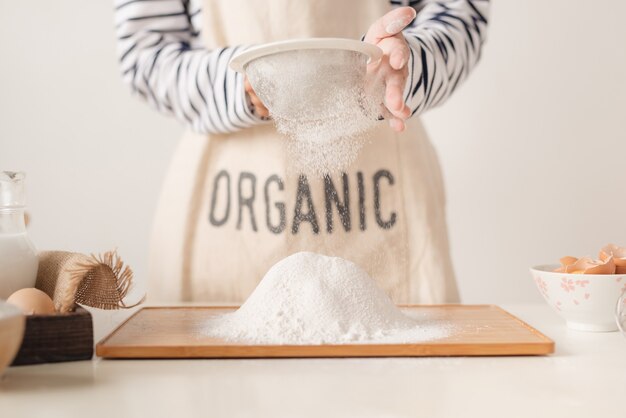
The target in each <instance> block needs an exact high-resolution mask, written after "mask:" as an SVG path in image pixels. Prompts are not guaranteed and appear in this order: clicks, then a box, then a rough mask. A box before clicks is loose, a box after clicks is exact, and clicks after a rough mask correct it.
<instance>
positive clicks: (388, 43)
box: [378, 34, 411, 70]
mask: <svg viewBox="0 0 626 418" xmlns="http://www.w3.org/2000/svg"><path fill="white" fill-rule="evenodd" d="M378 46H379V47H380V49H382V50H383V54H384V55H386V56H388V57H389V65H391V68H393V69H394V70H400V69H402V68H403V67H404V66H405V65H406V64H407V62H408V61H409V55H410V54H411V52H410V51H409V44H408V43H407V42H406V39H404V36H403V35H402V34H400V35H396V36H393V37H390V38H385V39H383V40H382V41H380V42H379V43H378Z"/></svg>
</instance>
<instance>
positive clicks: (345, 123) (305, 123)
mask: <svg viewBox="0 0 626 418" xmlns="http://www.w3.org/2000/svg"><path fill="white" fill-rule="evenodd" d="M366 64H367V57H366V56H365V55H363V54H360V53H358V52H353V51H343V50H302V51H290V52H289V53H277V54H273V55H271V56H268V57H265V58H264V59H257V60H254V61H252V62H251V63H249V64H248V66H247V67H246V72H247V74H248V77H249V79H250V80H251V81H252V83H253V87H254V90H255V92H256V93H257V95H258V96H259V97H260V98H261V99H262V100H263V102H264V103H265V104H266V105H267V107H268V109H270V113H271V116H272V119H273V120H274V123H275V125H276V128H277V130H278V131H279V132H280V133H282V134H284V135H285V136H286V137H287V141H288V142H287V151H288V153H289V156H290V161H291V162H293V165H294V167H297V170H298V171H299V172H301V173H302V172H304V173H317V174H326V173H329V172H334V171H339V170H345V169H346V168H347V167H348V166H349V165H350V164H351V163H352V162H354V160H355V159H356V158H357V156H358V153H359V151H360V150H361V148H362V147H363V145H364V143H365V142H366V141H367V140H368V135H367V134H368V132H369V131H371V129H372V128H373V127H374V126H376V124H377V122H378V115H379V114H380V110H381V103H382V95H383V90H384V89H383V84H382V82H381V81H374V80H367V75H366V72H365V69H366ZM277 74H280V77H277V76H276V75H277Z"/></svg>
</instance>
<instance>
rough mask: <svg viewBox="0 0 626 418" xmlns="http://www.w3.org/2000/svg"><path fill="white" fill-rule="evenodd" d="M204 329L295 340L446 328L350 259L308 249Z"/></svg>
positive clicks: (416, 335) (431, 335)
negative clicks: (405, 307)
mask: <svg viewBox="0 0 626 418" xmlns="http://www.w3.org/2000/svg"><path fill="white" fill-rule="evenodd" d="M206 330H207V331H206V332H207V334H208V335H209V336H212V337H218V338H222V339H226V340H229V341H243V342H250V343H256V344H294V345H295V344H345V343H409V342H421V341H429V340H435V339H440V338H443V337H445V336H447V335H448V334H449V331H450V330H449V329H448V328H447V327H446V326H445V324H436V323H433V321H431V320H429V319H428V318H426V317H421V318H413V317H409V316H407V315H405V314H403V313H402V312H401V311H400V310H399V309H398V308H396V306H395V305H394V304H393V303H392V301H391V300H390V299H389V297H388V296H387V295H386V294H385V293H384V292H383V291H382V290H381V289H380V288H378V286H377V285H376V283H375V282H374V280H373V279H372V278H370V277H369V275H368V274H367V273H366V272H365V271H363V270H362V269H361V268H359V267H358V266H357V265H355V264H354V263H351V262H350V261H347V260H344V259H342V258H337V257H327V256H324V255H320V254H315V253H310V252H300V253H296V254H293V255H291V256H289V257H287V258H285V259H283V260H282V261H280V262H278V263H277V264H275V265H274V266H273V267H272V268H271V269H270V270H269V271H268V272H267V274H266V275H265V277H264V278H263V280H262V281H261V283H259V285H258V286H257V288H256V289H255V290H254V292H253V293H252V295H250V297H249V298H248V300H247V301H246V302H245V303H244V304H243V305H242V306H241V308H240V309H239V310H237V311H235V312H233V313H229V314H224V315H221V316H219V317H216V318H213V319H211V320H210V321H209V323H208V324H207V328H206Z"/></svg>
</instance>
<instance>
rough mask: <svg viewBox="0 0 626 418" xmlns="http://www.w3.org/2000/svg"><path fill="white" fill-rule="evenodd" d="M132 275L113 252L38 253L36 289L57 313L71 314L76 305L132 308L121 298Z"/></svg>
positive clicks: (124, 295) (127, 287) (126, 290)
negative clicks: (96, 253) (45, 295)
mask: <svg viewBox="0 0 626 418" xmlns="http://www.w3.org/2000/svg"><path fill="white" fill-rule="evenodd" d="M132 279H133V272H132V270H131V269H130V268H129V267H128V266H125V265H124V263H123V262H122V260H121V258H120V257H119V256H118V255H117V253H116V252H115V251H109V252H106V253H104V254H101V255H94V254H92V255H86V254H80V253H72V252H67V251H43V252H40V253H39V271H38V272H37V283H36V284H35V287H37V288H38V289H40V290H42V291H44V292H45V293H47V294H48V296H50V297H51V298H52V301H53V302H54V305H55V307H56V309H57V311H58V312H60V313H64V312H70V311H73V310H74V308H75V307H76V304H80V305H86V306H91V307H94V308H100V309H120V308H131V307H133V306H136V305H138V304H139V303H141V301H139V302H138V303H135V304H133V305H127V304H126V303H125V302H124V298H125V297H126V295H127V294H128V291H129V290H130V286H131V283H132Z"/></svg>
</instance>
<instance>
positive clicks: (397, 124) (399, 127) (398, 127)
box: [389, 118, 406, 132]
mask: <svg viewBox="0 0 626 418" xmlns="http://www.w3.org/2000/svg"><path fill="white" fill-rule="evenodd" d="M389 126H390V127H391V129H393V130H394V131H396V132H402V131H404V129H405V128H406V125H405V124H404V121H403V120H401V119H397V118H393V119H390V120H389Z"/></svg>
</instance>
